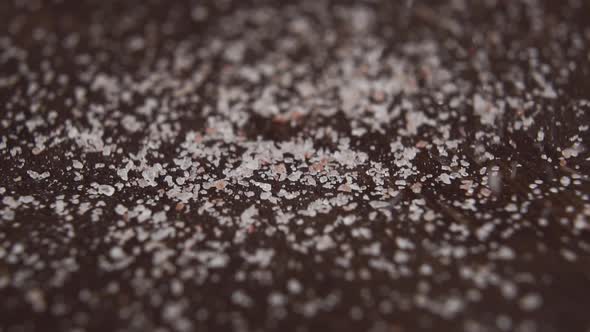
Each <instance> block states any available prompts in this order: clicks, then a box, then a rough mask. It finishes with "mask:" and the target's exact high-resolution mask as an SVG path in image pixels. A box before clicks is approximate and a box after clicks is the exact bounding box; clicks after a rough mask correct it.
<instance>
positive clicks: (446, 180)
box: [438, 173, 451, 184]
mask: <svg viewBox="0 0 590 332" xmlns="http://www.w3.org/2000/svg"><path fill="white" fill-rule="evenodd" d="M438 179H439V180H440V181H441V182H443V183H444V184H451V178H450V177H449V175H448V174H447V173H442V174H441V175H439V176H438Z"/></svg>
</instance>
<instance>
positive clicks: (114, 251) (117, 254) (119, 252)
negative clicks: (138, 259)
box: [109, 247, 125, 260]
mask: <svg viewBox="0 0 590 332" xmlns="http://www.w3.org/2000/svg"><path fill="white" fill-rule="evenodd" d="M109 254H110V256H111V258H112V259H114V260H119V259H122V258H123V257H125V252H124V251H123V249H121V248H119V247H113V248H111V251H110V252H109Z"/></svg>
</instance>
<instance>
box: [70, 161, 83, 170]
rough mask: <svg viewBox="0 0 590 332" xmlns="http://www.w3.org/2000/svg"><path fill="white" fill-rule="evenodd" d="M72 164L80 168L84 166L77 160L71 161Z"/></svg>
mask: <svg viewBox="0 0 590 332" xmlns="http://www.w3.org/2000/svg"><path fill="white" fill-rule="evenodd" d="M72 166H74V168H75V169H82V167H84V165H83V164H82V163H81V162H79V161H78V160H74V161H72Z"/></svg>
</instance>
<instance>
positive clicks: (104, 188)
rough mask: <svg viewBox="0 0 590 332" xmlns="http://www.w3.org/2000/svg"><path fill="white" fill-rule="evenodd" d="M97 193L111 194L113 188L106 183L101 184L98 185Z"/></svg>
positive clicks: (113, 190)
mask: <svg viewBox="0 0 590 332" xmlns="http://www.w3.org/2000/svg"><path fill="white" fill-rule="evenodd" d="M98 193H99V194H101V195H106V196H113V194H114V193H115V188H114V187H113V186H111V185H108V184H101V185H99V186H98Z"/></svg>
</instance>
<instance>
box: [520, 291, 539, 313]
mask: <svg viewBox="0 0 590 332" xmlns="http://www.w3.org/2000/svg"><path fill="white" fill-rule="evenodd" d="M519 304H520V308H521V309H522V310H524V311H533V310H536V309H537V308H539V307H540V306H541V305H542V304H543V299H542V298H541V296H539V295H538V294H527V295H525V296H523V297H522V298H521V299H520V301H519Z"/></svg>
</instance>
